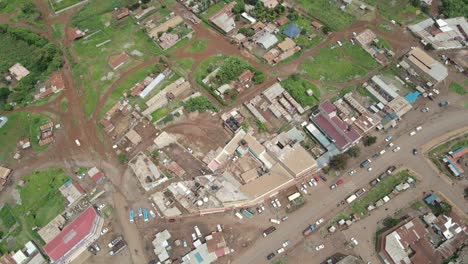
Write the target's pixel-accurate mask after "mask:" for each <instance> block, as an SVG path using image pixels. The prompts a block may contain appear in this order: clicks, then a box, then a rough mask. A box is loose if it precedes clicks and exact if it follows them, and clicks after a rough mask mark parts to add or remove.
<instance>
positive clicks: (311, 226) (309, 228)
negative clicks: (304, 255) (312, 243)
mask: <svg viewBox="0 0 468 264" xmlns="http://www.w3.org/2000/svg"><path fill="white" fill-rule="evenodd" d="M315 229H316V228H315V225H309V226H308V227H307V228H306V229H305V230H304V231H303V232H302V234H303V235H304V236H308V235H310V234H312V232H314V231H315Z"/></svg>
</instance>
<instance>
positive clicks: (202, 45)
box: [184, 39, 209, 53]
mask: <svg viewBox="0 0 468 264" xmlns="http://www.w3.org/2000/svg"><path fill="white" fill-rule="evenodd" d="M208 42H209V41H208V39H197V40H195V41H194V42H193V43H192V45H190V47H188V48H186V49H185V50H184V52H186V53H201V52H203V51H205V50H206V47H207V46H208Z"/></svg>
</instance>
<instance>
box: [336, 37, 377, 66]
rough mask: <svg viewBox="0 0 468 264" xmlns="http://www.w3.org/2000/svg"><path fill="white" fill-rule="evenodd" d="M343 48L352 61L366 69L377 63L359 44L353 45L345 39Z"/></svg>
mask: <svg viewBox="0 0 468 264" xmlns="http://www.w3.org/2000/svg"><path fill="white" fill-rule="evenodd" d="M343 48H344V50H345V52H346V54H347V55H348V56H349V57H351V59H352V60H353V62H354V63H355V64H357V65H359V66H361V67H363V68H365V69H367V70H371V69H375V68H377V67H378V66H379V63H378V62H377V61H375V60H374V58H372V57H371V56H370V55H369V53H367V52H366V51H365V50H364V49H363V48H361V46H359V45H357V44H356V45H353V44H351V42H349V41H345V43H344V44H343Z"/></svg>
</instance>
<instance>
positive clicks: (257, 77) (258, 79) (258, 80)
mask: <svg viewBox="0 0 468 264" xmlns="http://www.w3.org/2000/svg"><path fill="white" fill-rule="evenodd" d="M263 81H265V74H264V73H263V72H262V71H255V75H254V77H253V82H254V83H255V84H259V83H262V82H263Z"/></svg>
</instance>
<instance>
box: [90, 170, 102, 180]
mask: <svg viewBox="0 0 468 264" xmlns="http://www.w3.org/2000/svg"><path fill="white" fill-rule="evenodd" d="M103 177H104V173H102V172H98V173H96V174H94V175H93V176H92V177H91V178H92V179H93V181H94V182H99V181H100V180H101V179H102V178H103Z"/></svg>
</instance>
